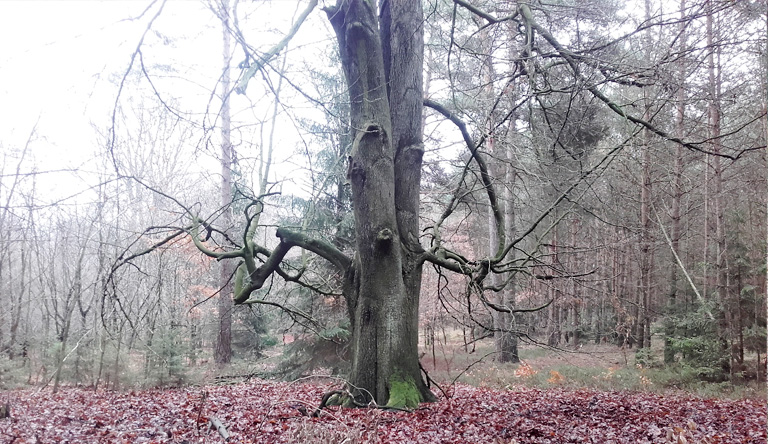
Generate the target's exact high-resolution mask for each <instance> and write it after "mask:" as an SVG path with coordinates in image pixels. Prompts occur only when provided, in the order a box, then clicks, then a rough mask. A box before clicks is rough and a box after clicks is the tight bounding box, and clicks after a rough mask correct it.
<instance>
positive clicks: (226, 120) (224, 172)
mask: <svg viewBox="0 0 768 444" xmlns="http://www.w3.org/2000/svg"><path fill="white" fill-rule="evenodd" d="M221 12H222V14H221V20H222V55H223V64H224V73H223V74H222V76H221V98H222V105H221V208H222V211H224V213H223V214H222V224H223V225H224V227H225V230H229V229H230V228H231V226H232V210H231V209H230V205H231V203H232V143H231V140H230V136H231V119H230V110H229V95H230V86H229V62H230V44H229V1H228V0H223V1H222V4H221ZM234 265H235V264H234V263H233V262H232V261H221V262H219V288H221V291H220V292H219V297H218V317H219V331H218V334H217V336H216V350H215V353H214V360H215V361H216V363H217V364H219V365H223V364H228V363H229V362H230V361H231V360H232V306H233V302H232V289H233V287H232V274H233V272H234Z"/></svg>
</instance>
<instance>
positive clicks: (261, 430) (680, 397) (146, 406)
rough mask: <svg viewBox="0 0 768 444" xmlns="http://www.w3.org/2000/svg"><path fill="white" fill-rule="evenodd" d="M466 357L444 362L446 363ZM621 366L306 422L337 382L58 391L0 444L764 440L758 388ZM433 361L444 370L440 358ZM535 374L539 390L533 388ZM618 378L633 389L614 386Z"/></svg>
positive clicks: (607, 354)
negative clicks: (730, 387) (714, 384)
mask: <svg viewBox="0 0 768 444" xmlns="http://www.w3.org/2000/svg"><path fill="white" fill-rule="evenodd" d="M521 354H522V355H523V356H525V355H527V354H528V353H527V349H523V350H522V353H521ZM468 357H469V355H464V356H455V355H454V356H453V358H454V359H453V360H452V361H453V362H454V363H456V362H457V361H461V362H462V363H463V362H464V360H465V359H466V358H468ZM622 360H623V359H622V353H621V352H620V351H619V350H616V349H615V348H613V347H610V348H609V347H601V348H600V349H595V350H590V351H587V352H582V353H578V354H574V353H567V352H566V353H564V356H563V357H562V358H560V359H558V358H554V359H553V358H551V357H548V356H547V355H546V354H543V353H537V352H533V353H532V354H531V359H525V360H524V364H523V365H520V366H511V365H508V368H507V369H499V368H493V369H490V368H484V369H479V370H478V371H476V372H475V373H474V374H472V373H471V372H470V375H469V377H468V378H467V379H466V380H467V382H471V383H472V384H473V385H470V384H468V383H467V382H455V383H451V379H449V380H447V381H445V382H443V383H441V384H442V389H441V390H436V391H437V393H439V396H438V398H439V399H438V401H437V402H435V403H429V404H421V405H420V406H419V407H418V408H417V409H415V410H414V411H412V412H403V411H396V410H386V409H377V408H367V409H364V408H341V407H327V408H326V409H324V410H322V412H319V414H318V415H317V417H314V416H313V413H315V411H316V409H317V407H318V405H319V403H320V399H321V398H322V396H323V394H325V393H328V392H330V391H332V390H337V389H339V388H343V382H342V381H341V380H339V379H338V378H336V377H328V376H311V377H306V378H302V379H301V380H298V381H295V382H279V381H274V380H271V381H270V380H263V379H259V378H258V377H252V378H248V380H245V378H244V377H232V378H224V379H219V383H218V384H217V385H193V386H187V387H180V388H168V389H150V390H124V391H113V390H102V389H100V390H97V391H93V390H91V389H87V388H74V387H67V388H63V389H62V390H61V391H59V392H58V393H55V394H54V393H51V391H50V389H44V390H39V389H37V388H31V389H22V390H15V391H12V392H5V393H3V394H2V395H0V404H5V403H6V402H7V403H8V405H10V406H11V417H10V418H4V419H0V442H2V443H18V444H21V443H54V442H56V443H66V442H71V443H103V442H110V443H112V442H114V443H190V444H192V443H204V442H205V443H217V442H237V443H294V444H299V443H317V444H338V443H382V444H384V443H446V444H449V443H457V444H460V443H500V444H502V443H503V444H510V443H519V444H524V443H601V444H609V443H616V444H619V443H669V444H683V443H702V444H708V443H764V442H765V441H766V439H768V425H767V424H766V422H767V421H768V419H767V418H766V403H765V391H764V387H763V385H760V386H756V387H755V388H754V391H753V392H750V393H749V394H746V395H745V394H744V393H742V397H741V398H739V399H728V398H723V397H719V398H712V397H709V398H706V397H701V396H697V395H694V394H691V393H689V392H685V391H682V390H674V389H670V388H662V387H654V386H653V385H654V384H657V382H656V383H655V382H652V381H651V380H650V378H653V376H651V377H650V378H648V377H646V376H645V374H644V373H642V372H639V371H638V372H635V371H632V369H627V368H625V367H623V364H622V363H621V362H616V361H622ZM442 361H443V363H444V364H445V365H448V362H449V360H448V359H442ZM557 361H561V362H557ZM588 367H591V370H593V371H589V369H588ZM555 369H557V370H555ZM463 370H466V367H464V368H459V367H456V368H452V369H451V371H450V372H446V373H445V376H448V375H452V376H454V378H455V377H456V376H457V375H458V374H459V373H460V372H462V371H463ZM585 370H587V371H586V372H585ZM627 370H629V371H627ZM537 374H541V375H543V377H544V379H542V380H540V381H534V380H533V378H535V377H536V375H537ZM579 374H580V375H581V377H579V376H575V375H579ZM622 377H623V378H625V379H635V380H636V381H623V382H622V381H618V380H620V379H621V378H622ZM580 378H581V379H580ZM644 378H645V379H644ZM452 379H453V378H452ZM585 379H593V380H594V381H592V382H587V381H585ZM622 387H624V389H622ZM626 387H633V389H630V390H627V389H626ZM721 395H722V393H721ZM744 396H746V397H744ZM212 419H214V420H218V421H219V423H220V424H222V425H223V426H224V427H226V432H225V435H224V436H227V437H229V440H228V441H225V440H224V438H223V436H222V435H221V434H219V433H218V431H217V430H216V429H215V428H212V427H211V420H212Z"/></svg>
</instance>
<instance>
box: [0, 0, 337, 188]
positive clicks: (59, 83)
mask: <svg viewBox="0 0 768 444" xmlns="http://www.w3.org/2000/svg"><path fill="white" fill-rule="evenodd" d="M150 3H151V1H150V0H130V1H117V0H109V1H82V0H81V1H75V0H58V1H53V0H49V1H42V0H22V1H8V0H4V1H0V39H2V40H0V41H2V42H3V44H2V45H0V85H1V86H0V103H2V106H0V119H1V120H0V122H2V124H0V150H2V152H3V153H2V154H9V153H13V152H14V151H18V150H19V149H20V148H21V147H22V146H23V145H24V143H25V141H26V140H27V138H28V137H29V135H30V132H31V131H32V129H33V128H35V126H37V130H36V137H35V139H34V142H33V143H32V144H31V145H30V146H31V148H32V150H31V155H32V157H33V159H34V164H35V165H36V167H37V168H38V169H39V170H50V169H56V168H80V169H82V170H87V169H89V168H93V167H94V166H93V165H89V164H87V163H86V162H87V161H88V159H90V158H92V157H93V156H94V154H95V153H97V152H99V150H103V149H104V147H103V140H102V139H100V137H99V136H98V134H97V130H99V131H102V132H106V130H107V128H108V127H109V124H110V117H111V113H112V109H113V106H114V101H115V97H116V95H117V91H118V83H119V81H120V79H121V77H122V75H123V74H124V73H125V71H126V69H127V67H128V65H129V63H130V59H131V55H132V54H133V52H134V50H135V48H136V45H137V44H138V42H139V39H140V38H141V36H142V33H143V32H144V30H145V29H146V26H147V23H148V20H149V19H150V18H151V17H152V16H153V15H154V12H155V11H156V7H155V9H152V10H150V11H149V12H148V13H147V14H145V15H144V16H143V17H141V18H138V19H137V17H139V16H140V15H141V14H142V12H143V11H144V10H145V9H146V8H147V6H148V5H150ZM245 7H246V6H243V9H242V10H241V11H242V12H243V14H250V15H249V16H247V17H244V16H241V20H243V22H242V23H241V24H242V25H243V26H244V27H247V26H251V27H252V30H251V34H250V35H249V37H251V38H253V40H254V43H253V44H254V45H255V46H257V47H258V48H260V49H264V50H265V49H266V48H267V47H268V46H269V44H270V43H271V42H270V40H273V41H276V39H277V38H279V37H280V35H279V34H280V33H281V32H285V31H286V30H287V29H288V26H289V24H290V19H291V17H292V16H293V15H294V14H295V11H296V8H297V3H296V2H293V1H281V2H274V3H272V5H271V6H270V5H269V4H268V3H267V4H265V3H261V4H256V5H255V6H252V7H253V10H252V11H247V10H246V9H245ZM300 7H302V8H303V7H304V5H303V4H300ZM323 15H324V14H321V13H320V12H319V11H315V12H314V14H313V16H314V17H313V20H312V21H311V22H310V23H309V25H310V26H314V27H317V26H318V24H319V23H322V22H321V20H320V19H322V18H324V17H320V16H323ZM246 18H247V20H244V19H246ZM264 18H268V19H269V20H264ZM313 23H314V24H313ZM220 26H221V25H220V22H219V21H218V19H217V18H216V17H215V15H214V14H213V13H212V12H211V11H209V10H208V9H207V7H206V4H205V3H204V2H203V1H193V0H188V1H169V2H168V3H167V4H166V5H165V7H164V10H163V13H162V14H161V15H160V17H159V18H158V19H157V21H156V22H155V23H154V24H153V26H152V32H151V33H149V34H148V35H147V38H146V39H145V41H144V46H143V48H144V51H143V53H144V61H145V63H146V65H147V66H148V68H149V69H150V70H152V68H151V66H152V65H162V64H164V65H168V66H171V67H173V69H174V70H176V71H177V74H174V75H173V76H168V77H167V78H163V76H162V71H161V70H159V69H158V70H155V71H153V72H152V74H157V75H158V77H157V78H156V79H155V81H156V82H157V85H158V88H159V89H161V91H162V93H163V94H165V97H164V99H166V100H181V101H186V102H187V103H185V104H183V105H182V106H184V107H185V108H187V109H189V110H193V111H194V112H197V113H199V115H200V116H201V115H202V114H203V113H204V112H205V107H204V105H206V104H207V102H208V101H209V100H210V95H211V90H212V89H213V88H215V87H216V86H217V83H216V82H217V80H218V76H219V75H220V73H221V63H222V62H221V28H220ZM259 26H260V27H261V28H258V27H259ZM320 26H322V25H320ZM259 29H263V30H264V32H269V31H277V32H276V33H274V34H271V35H269V34H257V30H259ZM326 31H327V29H326V30H322V31H321V32H320V33H318V32H317V30H315V31H313V32H308V31H306V30H305V29H302V31H301V32H300V35H299V36H297V39H296V42H295V44H296V45H301V44H306V43H307V42H310V41H312V40H313V39H317V37H318V35H322V34H323V33H324V32H326ZM302 34H303V35H302ZM259 40H260V41H259ZM249 41H250V39H249ZM302 41H303V42H302ZM232 46H233V48H235V45H234V44H233V45H232ZM235 49H236V48H235ZM240 53H242V51H240ZM238 54H239V53H235V57H234V59H233V65H236V64H237V63H238V62H239V61H240V60H239V59H238V57H239V56H238ZM137 67H138V64H137V65H136V66H134V71H135V70H136V69H137ZM237 74H238V71H237V70H233V77H234V76H236V75H237ZM257 77H258V76H257ZM256 80H257V82H252V84H251V86H250V87H249V91H248V97H236V98H235V99H234V100H236V101H237V103H238V104H239V106H240V107H241V108H240V109H241V110H242V109H244V108H245V107H249V106H252V105H254V104H256V105H258V103H260V101H262V100H263V99H264V97H263V94H264V93H263V90H261V91H260V89H259V88H260V87H259V85H258V83H259V81H260V79H258V78H257V79H256ZM254 84H256V85H255V86H254ZM128 88H129V87H128ZM262 88H263V86H262ZM129 93H130V92H128V93H125V92H124V96H127V95H128V94H129ZM216 111H217V109H214V110H212V112H213V113H214V114H215V112H216ZM241 113H242V111H241ZM263 113H264V110H263V109H261V110H258V109H257V110H249V112H248V113H245V114H246V115H242V116H241V118H243V119H255V118H256V117H257V116H258V114H263ZM248 114H250V115H248ZM236 118H237V116H236ZM285 124H286V123H284V125H285ZM289 126H290V125H289ZM285 128H286V127H285V126H284V130H283V131H282V132H281V134H283V135H286V134H287V133H289V132H290V131H285ZM295 143H296V141H291V144H295ZM280 146H281V149H282V150H283V152H284V154H285V155H286V156H287V155H289V154H290V153H291V151H292V147H290V146H289V147H288V148H289V149H287V150H286V145H285V144H281V145H280ZM210 154H211V156H213V155H215V153H213V152H212V153H210ZM278 154H280V153H278ZM278 158H279V156H278ZM198 161H200V159H198ZM202 161H204V162H207V163H208V164H214V165H215V159H213V158H211V159H203V160H202ZM28 165H30V167H31V165H32V163H31V162H30V163H28ZM5 168H6V169H8V166H6V167H5ZM48 180H49V181H51V182H53V183H54V188H55V183H56V182H60V181H62V180H68V179H67V178H62V176H57V177H55V178H54V177H50V178H49V179H48ZM69 185H71V183H69Z"/></svg>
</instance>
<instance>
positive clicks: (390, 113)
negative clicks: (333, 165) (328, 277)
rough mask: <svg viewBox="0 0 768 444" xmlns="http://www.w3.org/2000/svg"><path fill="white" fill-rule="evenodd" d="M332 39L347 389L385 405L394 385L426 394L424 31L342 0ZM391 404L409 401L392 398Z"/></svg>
mask: <svg viewBox="0 0 768 444" xmlns="http://www.w3.org/2000/svg"><path fill="white" fill-rule="evenodd" d="M326 12H327V14H328V17H329V19H330V21H331V23H332V25H333V27H334V30H335V31H336V35H337V39H338V43H339V51H340V55H341V60H342V65H343V68H344V73H345V76H346V79H347V83H348V87H349V97H350V104H351V110H350V124H351V127H352V131H353V133H354V134H355V137H354V143H353V146H352V152H351V156H350V159H349V161H350V164H349V179H350V182H351V185H352V201H353V206H354V214H355V229H356V232H357V233H356V234H357V240H356V242H357V244H356V253H357V256H356V258H355V261H354V264H353V268H354V277H353V278H352V280H351V283H350V285H349V286H348V294H347V303H348V305H349V312H350V316H351V320H352V329H353V345H352V347H353V349H352V356H353V362H352V373H351V375H350V382H351V383H352V384H353V386H355V387H356V388H358V389H360V390H358V391H357V395H358V396H359V398H360V399H358V401H364V402H367V401H369V400H370V398H371V397H373V399H375V400H376V401H377V402H378V403H379V404H383V403H387V402H388V401H390V392H391V390H392V388H393V386H397V387H415V390H416V391H417V392H418V394H417V398H418V399H419V400H420V401H430V400H433V399H434V395H433V394H432V393H431V392H430V391H429V389H428V388H427V386H426V384H425V383H424V381H423V379H422V377H421V374H420V369H419V360H418V349H417V346H418V308H419V290H420V286H421V268H422V264H423V250H422V248H421V246H420V244H419V242H418V229H419V225H418V209H419V186H420V180H421V160H422V154H423V150H424V149H423V142H422V129H421V115H422V102H423V86H422V65H423V49H424V44H423V30H422V11H421V4H420V2H414V1H405V0H401V1H386V0H385V1H383V2H381V20H379V18H378V17H377V11H376V7H375V6H374V4H373V2H371V1H365V0H350V1H344V0H340V1H339V2H338V3H337V5H336V6H335V7H333V8H328V9H327V10H326ZM397 398H398V399H397V400H394V402H395V403H402V402H404V401H402V400H404V399H405V400H408V402H407V403H406V404H408V405H395V406H396V407H406V406H408V407H412V405H411V404H413V400H414V399H415V398H414V396H413V394H407V395H405V396H402V395H401V396H397Z"/></svg>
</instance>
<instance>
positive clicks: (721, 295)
mask: <svg viewBox="0 0 768 444" xmlns="http://www.w3.org/2000/svg"><path fill="white" fill-rule="evenodd" d="M708 6H709V8H710V9H709V13H708V14H707V46H708V48H709V54H708V56H707V64H708V71H709V96H710V97H709V107H708V109H707V110H708V112H707V114H708V118H709V127H710V138H711V139H712V152H713V153H714V154H715V155H714V156H713V159H712V167H713V179H714V182H715V183H714V186H715V189H714V212H715V288H716V291H717V301H718V305H719V306H720V308H721V313H720V315H719V319H720V320H719V333H720V338H721V340H722V347H723V352H724V353H726V354H727V355H726V356H728V365H727V368H724V369H723V370H724V371H727V372H728V374H729V375H731V373H732V371H733V362H732V361H733V353H732V350H730V347H729V344H730V339H731V338H730V328H731V307H730V298H729V296H728V286H727V285H726V283H727V279H728V267H727V262H726V254H727V252H726V245H725V227H724V224H725V221H724V217H723V177H722V167H721V162H720V156H719V155H718V154H719V153H720V150H721V148H722V147H721V142H720V74H719V72H720V66H719V56H718V54H719V50H717V49H716V47H715V35H716V33H718V31H717V30H716V29H714V21H715V17H714V12H713V5H712V0H709V2H708ZM716 58H717V59H718V60H716Z"/></svg>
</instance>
